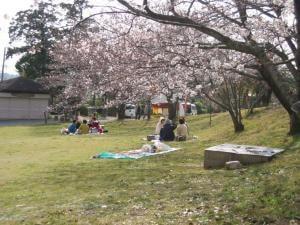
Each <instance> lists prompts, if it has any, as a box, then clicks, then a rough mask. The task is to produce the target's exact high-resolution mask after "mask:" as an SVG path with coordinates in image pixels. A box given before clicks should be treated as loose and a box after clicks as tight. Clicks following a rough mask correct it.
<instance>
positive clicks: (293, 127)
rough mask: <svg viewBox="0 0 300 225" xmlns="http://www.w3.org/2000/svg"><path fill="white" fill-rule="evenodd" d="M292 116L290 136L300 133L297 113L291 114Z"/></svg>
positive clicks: (299, 120) (299, 119)
mask: <svg viewBox="0 0 300 225" xmlns="http://www.w3.org/2000/svg"><path fill="white" fill-rule="evenodd" d="M289 116H290V131H289V134H290V135H294V134H299V133H300V118H299V116H298V115H297V114H296V113H294V112H293V113H291V114H289Z"/></svg>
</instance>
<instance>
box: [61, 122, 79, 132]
mask: <svg viewBox="0 0 300 225" xmlns="http://www.w3.org/2000/svg"><path fill="white" fill-rule="evenodd" d="M75 132H76V120H73V122H72V123H71V124H70V125H69V127H68V128H63V129H62V130H61V134H75Z"/></svg>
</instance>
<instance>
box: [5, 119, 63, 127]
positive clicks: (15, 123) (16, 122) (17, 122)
mask: <svg viewBox="0 0 300 225" xmlns="http://www.w3.org/2000/svg"><path fill="white" fill-rule="evenodd" d="M50 123H51V124H52V123H57V122H55V121H48V124H50ZM37 124H38V125H40V124H45V121H44V120H0V126H19V125H37Z"/></svg>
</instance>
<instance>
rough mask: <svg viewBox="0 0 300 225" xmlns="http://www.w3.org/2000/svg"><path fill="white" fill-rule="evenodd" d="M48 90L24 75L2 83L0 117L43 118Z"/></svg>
mask: <svg viewBox="0 0 300 225" xmlns="http://www.w3.org/2000/svg"><path fill="white" fill-rule="evenodd" d="M49 97H50V96H49V94H48V92H47V91H46V90H45V89H44V88H43V87H42V86H41V85H40V84H39V83H37V82H35V81H33V80H29V79H26V78H23V77H17V78H13V79H9V80H5V81H3V82H1V83H0V119H1V120H7V119H43V118H44V112H45V111H46V110H47V107H48V102H49Z"/></svg>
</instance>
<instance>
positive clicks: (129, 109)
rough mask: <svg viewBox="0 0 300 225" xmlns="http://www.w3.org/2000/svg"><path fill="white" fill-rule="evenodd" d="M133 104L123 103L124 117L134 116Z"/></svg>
mask: <svg viewBox="0 0 300 225" xmlns="http://www.w3.org/2000/svg"><path fill="white" fill-rule="evenodd" d="M135 108H136V107H135V105H134V104H130V103H128V104H126V105H125V117H129V118H135V113H136V112H135Z"/></svg>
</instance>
